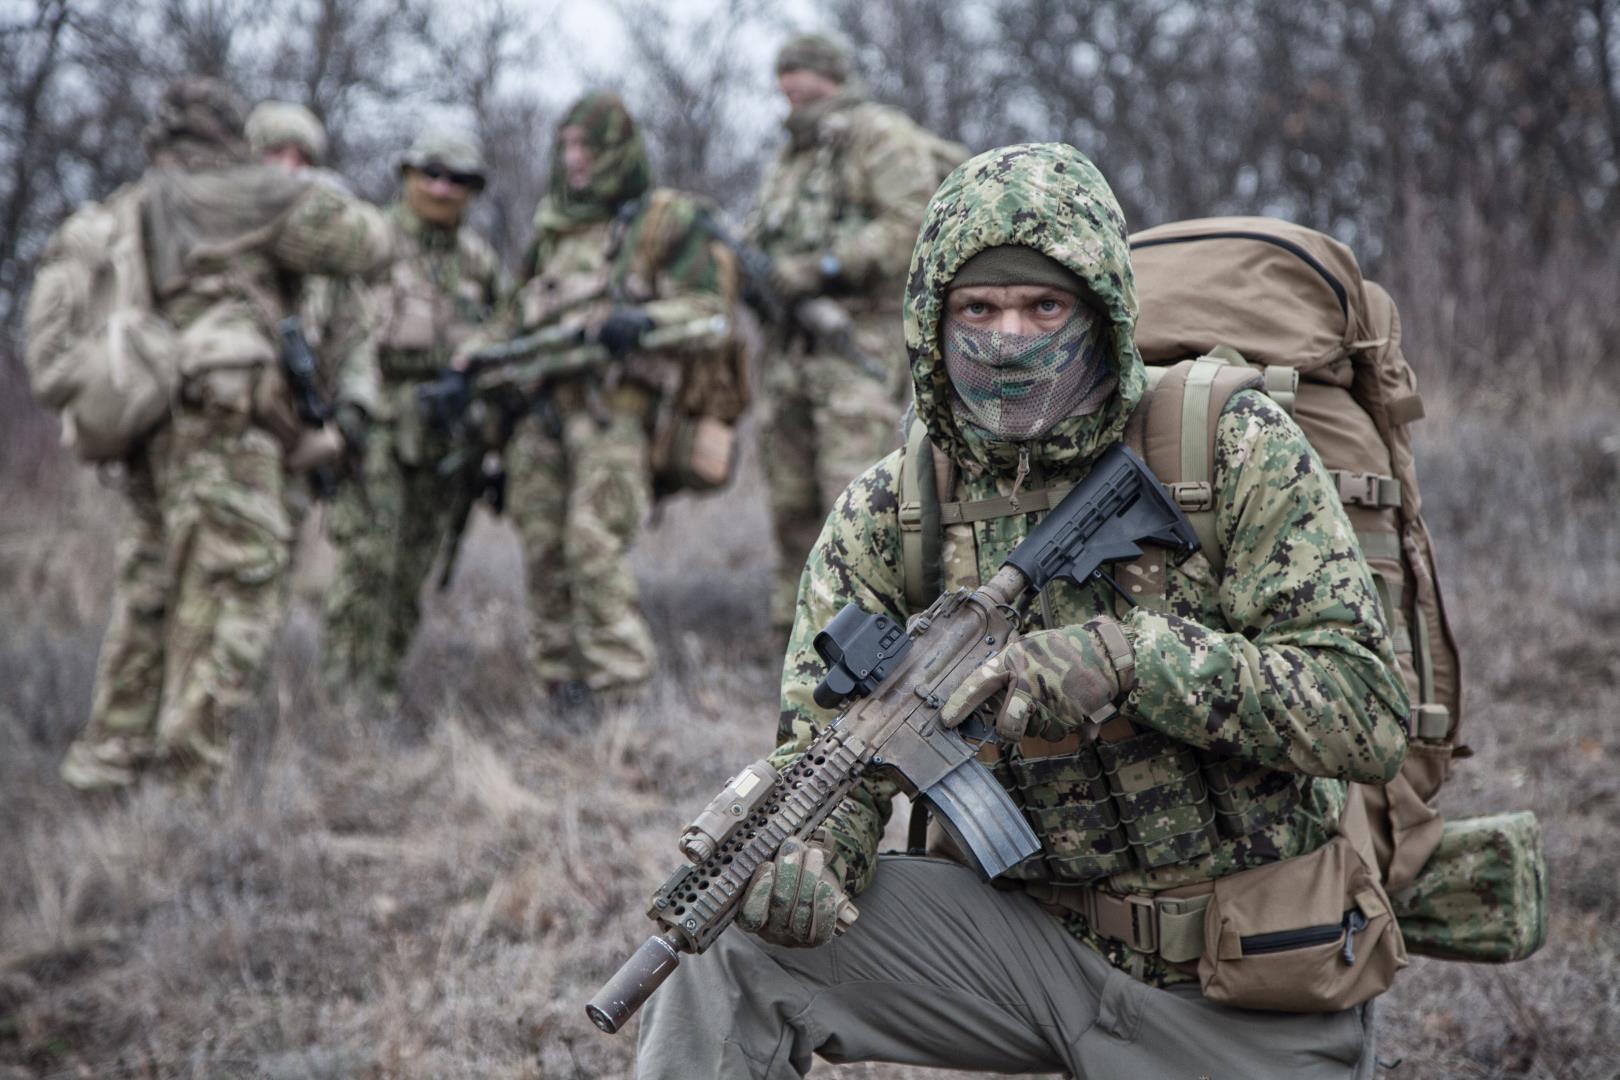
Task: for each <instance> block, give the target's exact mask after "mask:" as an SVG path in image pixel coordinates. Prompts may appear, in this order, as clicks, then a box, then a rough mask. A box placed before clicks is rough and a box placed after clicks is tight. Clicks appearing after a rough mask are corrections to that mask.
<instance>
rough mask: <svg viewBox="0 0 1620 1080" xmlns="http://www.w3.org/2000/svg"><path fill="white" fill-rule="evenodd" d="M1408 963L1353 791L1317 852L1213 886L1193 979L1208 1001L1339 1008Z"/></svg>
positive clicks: (1285, 1008) (1286, 1008) (1385, 984)
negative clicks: (1337, 828)
mask: <svg viewBox="0 0 1620 1080" xmlns="http://www.w3.org/2000/svg"><path fill="white" fill-rule="evenodd" d="M1405 966H1406V945H1405V943H1404V942H1403V941H1402V939H1401V931H1400V927H1399V926H1397V925H1396V922H1395V913H1394V910H1393V908H1392V907H1391V905H1390V901H1389V896H1388V895H1387V894H1386V893H1385V892H1384V888H1383V886H1382V885H1381V884H1380V883H1379V879H1378V867H1377V864H1376V862H1375V860H1374V858H1373V855H1372V850H1371V844H1370V838H1369V836H1368V832H1367V819H1366V809H1365V805H1364V804H1363V803H1362V801H1361V800H1360V799H1358V798H1356V797H1354V795H1352V797H1351V798H1350V799H1349V800H1348V802H1347V804H1346V806H1345V812H1344V819H1343V820H1342V822H1341V824H1340V833H1339V835H1337V836H1335V837H1333V839H1332V840H1330V841H1328V842H1327V843H1326V844H1324V845H1322V846H1321V847H1320V848H1318V849H1316V850H1315V851H1313V852H1310V853H1309V854H1307V855H1300V856H1298V857H1296V858H1292V859H1285V860H1284V861H1282V862H1278V863H1271V864H1269V865H1266V866H1259V867H1256V868H1254V869H1252V870H1243V871H1240V872H1238V873H1236V874H1230V875H1228V876H1226V877H1223V878H1219V879H1217V880H1216V881H1215V882H1214V883H1213V891H1212V892H1211V894H1210V898H1209V905H1208V906H1207V907H1206V908H1205V909H1204V948H1203V953H1202V955H1201V956H1200V957H1199V958H1198V981H1199V984H1200V986H1201V987H1202V988H1203V992H1204V996H1205V997H1206V998H1208V999H1209V1000H1211V1001H1215V1002H1219V1003H1221V1004H1223V1005H1232V1006H1235V1007H1237V1008H1242V1009H1272V1010H1276V1011H1279V1012H1336V1011H1338V1010H1340V1009H1348V1008H1350V1007H1351V1006H1353V1005H1359V1004H1361V1003H1362V1002H1364V1001H1367V1000H1368V999H1370V998H1373V997H1375V996H1377V995H1378V994H1381V993H1383V992H1384V991H1385V990H1387V989H1389V985H1390V983H1391V982H1392V981H1393V980H1394V978H1395V973H1396V972H1397V971H1399V970H1400V969H1401V968H1403V967H1405Z"/></svg>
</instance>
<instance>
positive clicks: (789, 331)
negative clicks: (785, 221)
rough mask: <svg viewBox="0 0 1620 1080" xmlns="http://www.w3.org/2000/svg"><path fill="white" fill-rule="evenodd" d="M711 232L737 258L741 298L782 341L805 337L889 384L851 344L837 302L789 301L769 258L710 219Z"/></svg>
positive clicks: (849, 327)
mask: <svg viewBox="0 0 1620 1080" xmlns="http://www.w3.org/2000/svg"><path fill="white" fill-rule="evenodd" d="M704 225H705V227H706V228H707V229H708V230H709V234H710V235H711V236H713V237H714V238H715V239H716V240H718V241H719V242H720V243H721V244H722V245H724V246H725V247H726V248H727V249H728V250H729V251H730V252H731V254H732V256H733V257H734V258H735V259H736V260H737V272H738V276H739V277H740V278H741V279H742V282H741V284H742V300H743V303H745V304H747V305H748V307H749V308H750V309H751V310H752V311H753V312H754V314H755V315H757V316H758V317H759V320H760V322H762V323H764V324H765V325H766V326H767V327H770V328H771V329H772V331H774V332H775V333H777V334H780V335H781V336H782V339H783V340H784V341H789V342H791V341H793V340H794V339H796V338H801V337H802V338H804V339H805V341H806V343H807V344H808V345H809V347H810V348H811V349H812V350H815V349H826V350H827V351H829V352H834V353H837V354H838V355H839V356H842V357H843V358H844V359H846V360H848V361H849V362H850V363H852V364H854V365H855V366H856V367H858V368H860V369H861V370H862V371H864V372H866V374H868V375H870V376H872V377H873V378H874V379H878V380H882V381H887V380H888V378H889V373H888V371H887V370H886V369H885V368H884V366H883V365H882V364H880V363H878V361H877V360H876V359H874V358H873V357H872V356H871V355H870V354H868V353H867V352H866V350H864V349H862V348H861V346H860V343H859V342H857V341H856V340H855V322H854V320H852V319H851V318H850V317H849V312H847V311H845V310H844V306H843V305H842V304H840V303H839V302H838V301H837V300H834V299H832V298H831V297H826V296H814V297H810V298H808V299H804V300H798V301H792V302H790V301H789V300H788V298H787V297H785V296H783V295H782V292H781V290H779V289H778V288H777V287H776V283H775V281H774V280H773V279H772V277H771V257H770V256H769V255H767V254H765V253H764V252H763V251H761V250H759V248H757V247H754V246H753V245H752V244H748V243H744V242H743V241H741V240H738V239H737V238H736V237H735V236H732V235H731V233H730V231H729V230H727V229H725V228H724V227H723V226H721V225H720V224H719V223H718V222H716V221H715V220H714V219H713V218H712V217H705V219H704Z"/></svg>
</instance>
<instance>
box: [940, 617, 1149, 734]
mask: <svg viewBox="0 0 1620 1080" xmlns="http://www.w3.org/2000/svg"><path fill="white" fill-rule="evenodd" d="M1135 685H1136V657H1135V654H1134V653H1133V652H1132V651H1131V645H1130V641H1129V640H1128V639H1127V638H1126V636H1125V632H1124V631H1123V630H1122V629H1121V628H1120V625H1119V623H1118V622H1116V621H1114V620H1113V619H1111V618H1108V617H1107V616H1099V617H1098V618H1095V619H1092V620H1090V621H1089V622H1085V623H1082V624H1080V625H1078V626H1062V627H1058V628H1057V629H1055V630H1038V631H1036V632H1035V633H1032V634H1027V635H1025V636H1023V637H1020V638H1015V639H1014V640H1013V641H1012V642H1011V643H1009V644H1008V645H1007V647H1006V648H1004V649H1002V650H1001V651H1000V652H999V653H997V654H996V655H995V656H993V657H991V658H990V659H989V660H987V661H986V662H985V663H984V664H983V666H981V667H980V668H979V670H977V671H975V672H974V673H973V674H971V675H969V676H968V677H967V678H966V679H964V680H962V683H961V685H960V686H958V687H957V688H956V690H955V691H954V692H953V693H952V694H951V696H950V697H949V698H947V699H946V701H945V707H944V708H943V709H941V710H940V716H939V718H940V723H941V724H943V725H945V726H946V727H955V726H957V725H958V724H960V723H962V721H964V720H966V719H967V718H968V716H969V715H970V714H971V713H972V712H973V710H975V709H977V708H978V707H979V706H980V705H983V704H984V703H985V702H986V701H989V700H990V699H991V698H993V697H995V696H996V695H997V694H1002V695H1003V697H1002V701H1001V707H1000V708H999V709H998V710H997V713H996V734H997V735H999V736H1000V737H1001V739H1002V741H1004V742H1008V743H1012V742H1017V741H1018V740H1019V739H1022V738H1023V737H1024V736H1025V735H1034V736H1036V737H1038V738H1043V739H1058V738H1062V737H1063V736H1064V735H1067V734H1068V733H1069V732H1071V731H1074V730H1075V729H1077V728H1079V727H1080V726H1081V725H1082V724H1087V723H1092V724H1100V723H1102V722H1104V721H1106V720H1107V719H1108V718H1109V717H1111V716H1112V715H1113V714H1114V709H1115V706H1116V704H1117V702H1118V701H1119V700H1120V698H1122V697H1123V696H1124V695H1125V694H1127V693H1129V692H1130V689H1131V687H1133V686H1135Z"/></svg>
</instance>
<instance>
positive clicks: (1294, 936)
mask: <svg viewBox="0 0 1620 1080" xmlns="http://www.w3.org/2000/svg"><path fill="white" fill-rule="evenodd" d="M1365 929H1367V916H1365V915H1363V914H1362V913H1361V909H1360V908H1351V909H1350V910H1349V911H1347V912H1345V913H1344V918H1343V919H1341V920H1339V921H1338V922H1336V923H1322V924H1321V925H1319V926H1302V927H1300V928H1299V929H1297V930H1273V931H1271V932H1270V933H1267V934H1245V935H1244V936H1242V937H1240V938H1238V946H1239V947H1240V948H1241V949H1242V950H1243V955H1244V956H1262V955H1264V954H1266V953H1274V952H1287V951H1289V950H1291V949H1308V948H1310V947H1311V946H1312V945H1326V944H1327V943H1328V942H1330V941H1338V940H1339V938H1340V937H1343V938H1344V947H1343V948H1342V949H1341V950H1339V955H1340V956H1342V957H1343V958H1344V962H1345V963H1346V964H1354V963H1355V962H1356V935H1357V934H1359V933H1361V932H1362V931H1363V930H1365Z"/></svg>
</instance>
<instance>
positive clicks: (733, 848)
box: [585, 445, 1198, 1034]
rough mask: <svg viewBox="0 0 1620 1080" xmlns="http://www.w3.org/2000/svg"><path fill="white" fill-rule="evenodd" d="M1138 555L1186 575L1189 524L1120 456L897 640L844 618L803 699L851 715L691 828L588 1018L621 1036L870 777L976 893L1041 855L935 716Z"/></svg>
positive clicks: (995, 787) (993, 784) (1104, 460)
mask: <svg viewBox="0 0 1620 1080" xmlns="http://www.w3.org/2000/svg"><path fill="white" fill-rule="evenodd" d="M1144 542H1147V543H1154V544H1161V545H1164V546H1165V547H1167V548H1169V549H1171V550H1172V551H1173V552H1174V553H1176V555H1177V557H1178V558H1181V559H1184V558H1186V557H1187V556H1189V555H1191V554H1192V553H1193V552H1195V551H1197V550H1198V538H1197V534H1196V533H1195V532H1194V531H1193V527H1192V524H1191V523H1190V522H1189V521H1188V520H1187V518H1186V516H1185V515H1183V514H1182V512H1181V510H1180V509H1179V508H1178V507H1177V506H1176V504H1175V502H1174V501H1172V500H1171V499H1170V498H1169V496H1168V495H1167V494H1166V493H1165V490H1164V488H1163V487H1161V486H1160V485H1159V481H1158V480H1157V479H1156V478H1155V477H1154V475H1153V474H1152V473H1151V472H1149V471H1148V467H1147V466H1146V465H1144V464H1143V463H1142V460H1141V459H1140V458H1139V457H1137V456H1136V455H1135V454H1134V453H1132V452H1131V451H1130V450H1128V449H1127V448H1126V447H1125V446H1124V445H1115V446H1113V447H1110V448H1109V449H1108V451H1107V452H1105V453H1104V454H1103V455H1102V457H1101V458H1099V459H1098V461H1097V463H1096V465H1095V466H1093V467H1092V470H1091V473H1090V475H1088V476H1087V477H1086V479H1085V480H1084V481H1082V482H1081V483H1080V484H1079V485H1077V486H1076V487H1075V488H1074V489H1073V490H1072V491H1070V492H1069V493H1068V494H1067V495H1066V496H1064V498H1063V501H1062V502H1060V503H1059V504H1058V506H1057V508H1056V509H1054V510H1053V511H1052V512H1051V513H1049V514H1048V515H1047V516H1046V517H1045V518H1044V519H1042V521H1041V522H1040V524H1038V525H1037V526H1035V528H1034V529H1033V530H1031V531H1030V534H1029V536H1028V537H1026V538H1025V539H1024V542H1023V543H1021V544H1019V545H1018V547H1017V548H1015V549H1014V550H1013V552H1012V554H1011V555H1009V556H1008V557H1007V561H1006V562H1005V563H1003V564H1002V566H1001V569H1000V570H999V571H997V573H996V574H995V576H994V577H992V578H991V579H990V580H989V581H988V582H986V583H985V584H984V585H981V586H980V587H979V588H977V589H974V590H972V591H971V592H970V591H968V590H966V589H958V590H956V591H955V592H951V593H946V594H945V595H943V596H941V597H940V598H939V599H938V600H935V601H934V603H933V605H932V606H930V607H929V608H928V609H927V610H926V611H924V612H923V613H922V614H920V615H917V616H916V617H914V618H913V619H912V620H911V622H910V624H909V626H906V627H901V626H900V625H899V624H898V623H896V622H895V621H894V620H893V619H890V618H889V617H888V616H885V615H873V614H870V613H868V612H865V611H862V610H861V609H860V608H858V607H856V606H855V605H854V604H848V605H845V607H844V609H843V610H842V611H840V612H839V613H838V614H837V615H836V616H834V617H833V619H832V621H831V622H829V623H828V624H827V627H826V629H824V630H822V632H821V633H820V634H818V635H816V638H815V649H816V652H817V653H819V654H820V656H821V658H822V659H823V660H825V661H826V663H827V674H826V676H825V677H824V678H823V679H822V680H821V682H820V684H819V685H817V687H816V689H815V694H814V696H815V701H816V704H817V705H819V706H821V707H822V708H823V709H834V708H838V707H840V706H847V707H846V708H844V711H843V712H842V713H840V714H839V716H838V717H837V719H835V720H833V721H832V722H831V723H829V724H828V725H827V726H826V727H825V728H823V729H822V730H821V732H820V733H819V734H818V735H817V736H816V737H815V739H814V740H813V741H812V742H811V743H810V745H809V746H808V747H806V748H805V751H804V753H803V754H801V755H800V756H799V757H798V758H797V759H796V760H795V761H793V763H792V764H790V765H788V766H787V767H786V768H785V769H784V770H782V771H781V772H778V771H777V770H776V769H775V768H774V767H773V766H772V765H771V764H770V763H769V761H766V760H761V761H756V762H754V763H753V764H752V765H749V766H748V767H747V768H746V769H744V770H743V771H742V772H740V773H738V774H737V775H736V776H735V777H734V778H732V780H731V781H730V782H728V783H727V784H726V786H725V788H724V789H723V790H722V791H721V792H720V794H719V795H717V796H716V797H715V798H714V800H713V801H712V802H710V803H709V805H708V806H707V807H706V808H705V809H704V811H703V812H702V813H701V814H699V815H698V816H697V818H696V820H694V821H693V822H692V824H691V825H689V826H687V828H686V831H685V832H684V833H682V834H681V838H680V841H679V843H678V845H677V846H678V847H679V848H680V850H681V853H682V855H684V856H685V857H686V859H687V861H688V865H685V866H682V867H680V868H679V869H678V870H676V871H675V872H674V873H673V874H671V875H670V876H669V879H668V880H667V881H665V882H664V883H663V884H662V885H661V886H659V887H658V890H657V891H656V892H655V893H653V897H652V904H651V906H650V907H649V908H648V910H647V916H648V917H649V918H650V919H652V920H653V921H654V922H655V923H657V924H658V926H659V928H660V932H659V933H657V934H655V935H654V936H652V937H651V938H649V939H647V941H646V943H645V944H643V945H642V946H641V947H640V948H639V949H637V950H636V952H635V954H634V955H632V956H631V957H630V959H629V960H627V961H626V962H625V963H624V965H623V966H622V967H620V968H619V970H618V971H617V972H616V973H615V974H614V975H613V977H612V978H611V979H609V980H608V981H607V983H606V985H604V986H603V987H602V989H601V990H599V991H598V992H597V994H596V996H595V997H593V998H592V999H591V1000H590V1002H589V1003H587V1004H586V1006H585V1012H586V1014H587V1015H588V1016H589V1017H590V1018H591V1022H592V1023H594V1024H595V1025H596V1026H597V1027H598V1028H600V1029H601V1030H603V1031H605V1032H608V1033H610V1034H611V1033H612V1032H615V1031H618V1030H619V1029H620V1028H621V1027H622V1026H623V1025H624V1023H625V1021H627V1020H628V1019H629V1018H630V1017H631V1016H632V1015H634V1014H635V1011H636V1010H637V1009H639V1008H640V1007H641V1005H642V1004H643V1003H644V1002H645V1001H646V1000H647V998H648V997H649V996H651V995H652V993H653V991H654V990H656V989H658V987H659V985H660V984H662V983H663V981H664V979H665V978H667V977H668V976H669V974H670V972H672V971H674V970H675V967H676V966H677V965H678V964H679V963H680V958H681V954H682V953H700V952H703V951H704V950H705V949H707V948H708V947H709V946H710V945H711V944H712V943H713V942H714V940H715V938H717V937H719V936H720V933H721V931H723V930H725V928H726V927H728V926H730V925H731V922H732V920H733V919H735V918H736V917H737V909H738V907H739V906H740V904H741V902H742V898H743V896H744V894H745V893H746V891H747V888H748V883H749V881H750V880H751V879H752V878H753V876H754V871H755V870H756V869H758V868H759V867H760V866H762V865H764V864H765V863H767V862H769V861H771V860H772V859H774V858H775V857H776V855H777V853H778V852H779V851H780V850H781V847H782V844H783V842H784V841H786V840H788V839H789V838H793V837H798V838H801V839H802V838H805V837H808V836H810V835H811V834H812V833H813V832H815V830H816V829H817V828H819V827H820V825H821V823H822V822H823V821H825V820H826V819H827V817H828V815H829V814H831V813H832V811H833V808H834V807H836V806H837V805H838V804H839V802H841V801H842V800H843V799H844V797H845V796H846V795H848V794H849V793H850V791H851V790H852V789H853V788H854V787H855V785H856V784H857V783H859V782H860V780H861V778H862V777H863V776H865V775H866V774H867V773H868V772H869V771H872V770H875V769H888V770H892V771H893V772H894V773H896V774H898V778H899V779H900V780H901V782H902V785H903V786H904V787H905V788H906V790H908V791H910V792H912V793H914V795H915V796H917V797H920V798H922V799H924V800H926V801H927V803H928V804H929V805H930V807H931V808H932V810H933V813H934V815H935V817H936V818H938V820H939V821H940V823H941V824H942V825H943V826H944V827H945V830H946V831H947V832H948V833H949V834H950V836H951V838H952V839H953V840H955V841H956V845H957V847H958V848H959V849H960V850H961V851H963V852H965V853H966V854H967V855H968V856H969V857H970V858H971V859H972V861H973V863H974V864H975V865H976V866H977V868H978V870H979V873H980V874H982V875H983V876H984V877H985V878H987V879H988V878H993V877H995V876H997V875H998V874H1001V873H1003V872H1004V871H1006V870H1008V869H1009V868H1011V867H1013V866H1015V865H1017V864H1018V863H1020V862H1022V861H1023V860H1024V859H1026V858H1028V857H1030V856H1031V855H1034V854H1035V853H1037V852H1038V851H1039V850H1040V842H1039V841H1038V840H1037V839H1036V837H1035V834H1034V832H1033V830H1031V829H1030V827H1029V823H1028V822H1027V821H1026V820H1025V819H1024V816H1023V814H1022V813H1020V812H1019V810H1018V808H1017V806H1016V805H1014V804H1013V802H1012V800H1011V799H1009V798H1008V796H1007V793H1006V792H1005V791H1004V790H1003V789H1002V787H1001V785H1000V783H999V782H998V781H997V780H996V779H995V777H994V776H993V775H992V774H991V772H990V770H989V769H988V768H987V767H985V766H984V765H983V764H982V763H980V762H979V760H978V758H977V757H976V752H977V747H976V746H975V745H974V743H975V742H983V741H985V740H989V739H993V738H994V737H995V730H994V728H993V727H991V726H989V725H988V724H986V723H984V722H983V720H982V719H981V718H980V717H979V716H978V715H977V714H976V715H975V716H974V717H970V718H969V721H968V723H966V724H963V725H961V726H960V727H958V728H955V729H952V728H945V727H941V726H940V723H939V713H940V709H941V708H942V707H943V705H944V703H945V701H946V699H947V698H949V697H950V695H951V692H952V691H953V690H954V689H955V688H956V687H957V686H958V685H959V684H960V683H961V682H962V680H963V679H965V678H966V677H967V676H968V675H969V674H971V673H972V672H973V671H975V670H977V669H978V668H979V667H980V665H982V664H983V663H984V662H985V661H986V660H988V659H990V657H992V656H994V655H995V654H996V652H997V650H999V649H1001V648H1003V647H1005V646H1006V644H1007V643H1008V642H1009V641H1010V640H1011V639H1012V638H1013V637H1014V636H1016V631H1017V629H1018V627H1019V626H1020V625H1021V624H1022V622H1023V619H1024V615H1025V612H1026V611H1027V610H1028V608H1029V605H1030V603H1031V602H1032V601H1033V600H1034V599H1035V598H1036V597H1037V596H1039V595H1040V592H1041V590H1042V589H1044V588H1045V587H1046V586H1047V585H1048V584H1049V583H1050V582H1053V581H1056V580H1059V579H1063V580H1067V581H1071V582H1073V583H1074V584H1076V585H1081V584H1084V583H1085V582H1087V581H1090V580H1092V579H1098V580H1103V581H1107V582H1108V583H1109V584H1110V585H1113V587H1114V588H1115V590H1116V591H1118V589H1119V586H1118V585H1117V584H1115V583H1114V582H1113V579H1112V578H1110V577H1109V576H1108V575H1107V573H1106V572H1105V571H1104V569H1103V567H1104V564H1106V563H1110V562H1114V561H1117V560H1120V559H1132V558H1135V557H1137V556H1138V555H1140V554H1141V553H1142V549H1141V545H1142V544H1143V543H1144ZM1121 595H1124V593H1121ZM970 740H972V741H970Z"/></svg>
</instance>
